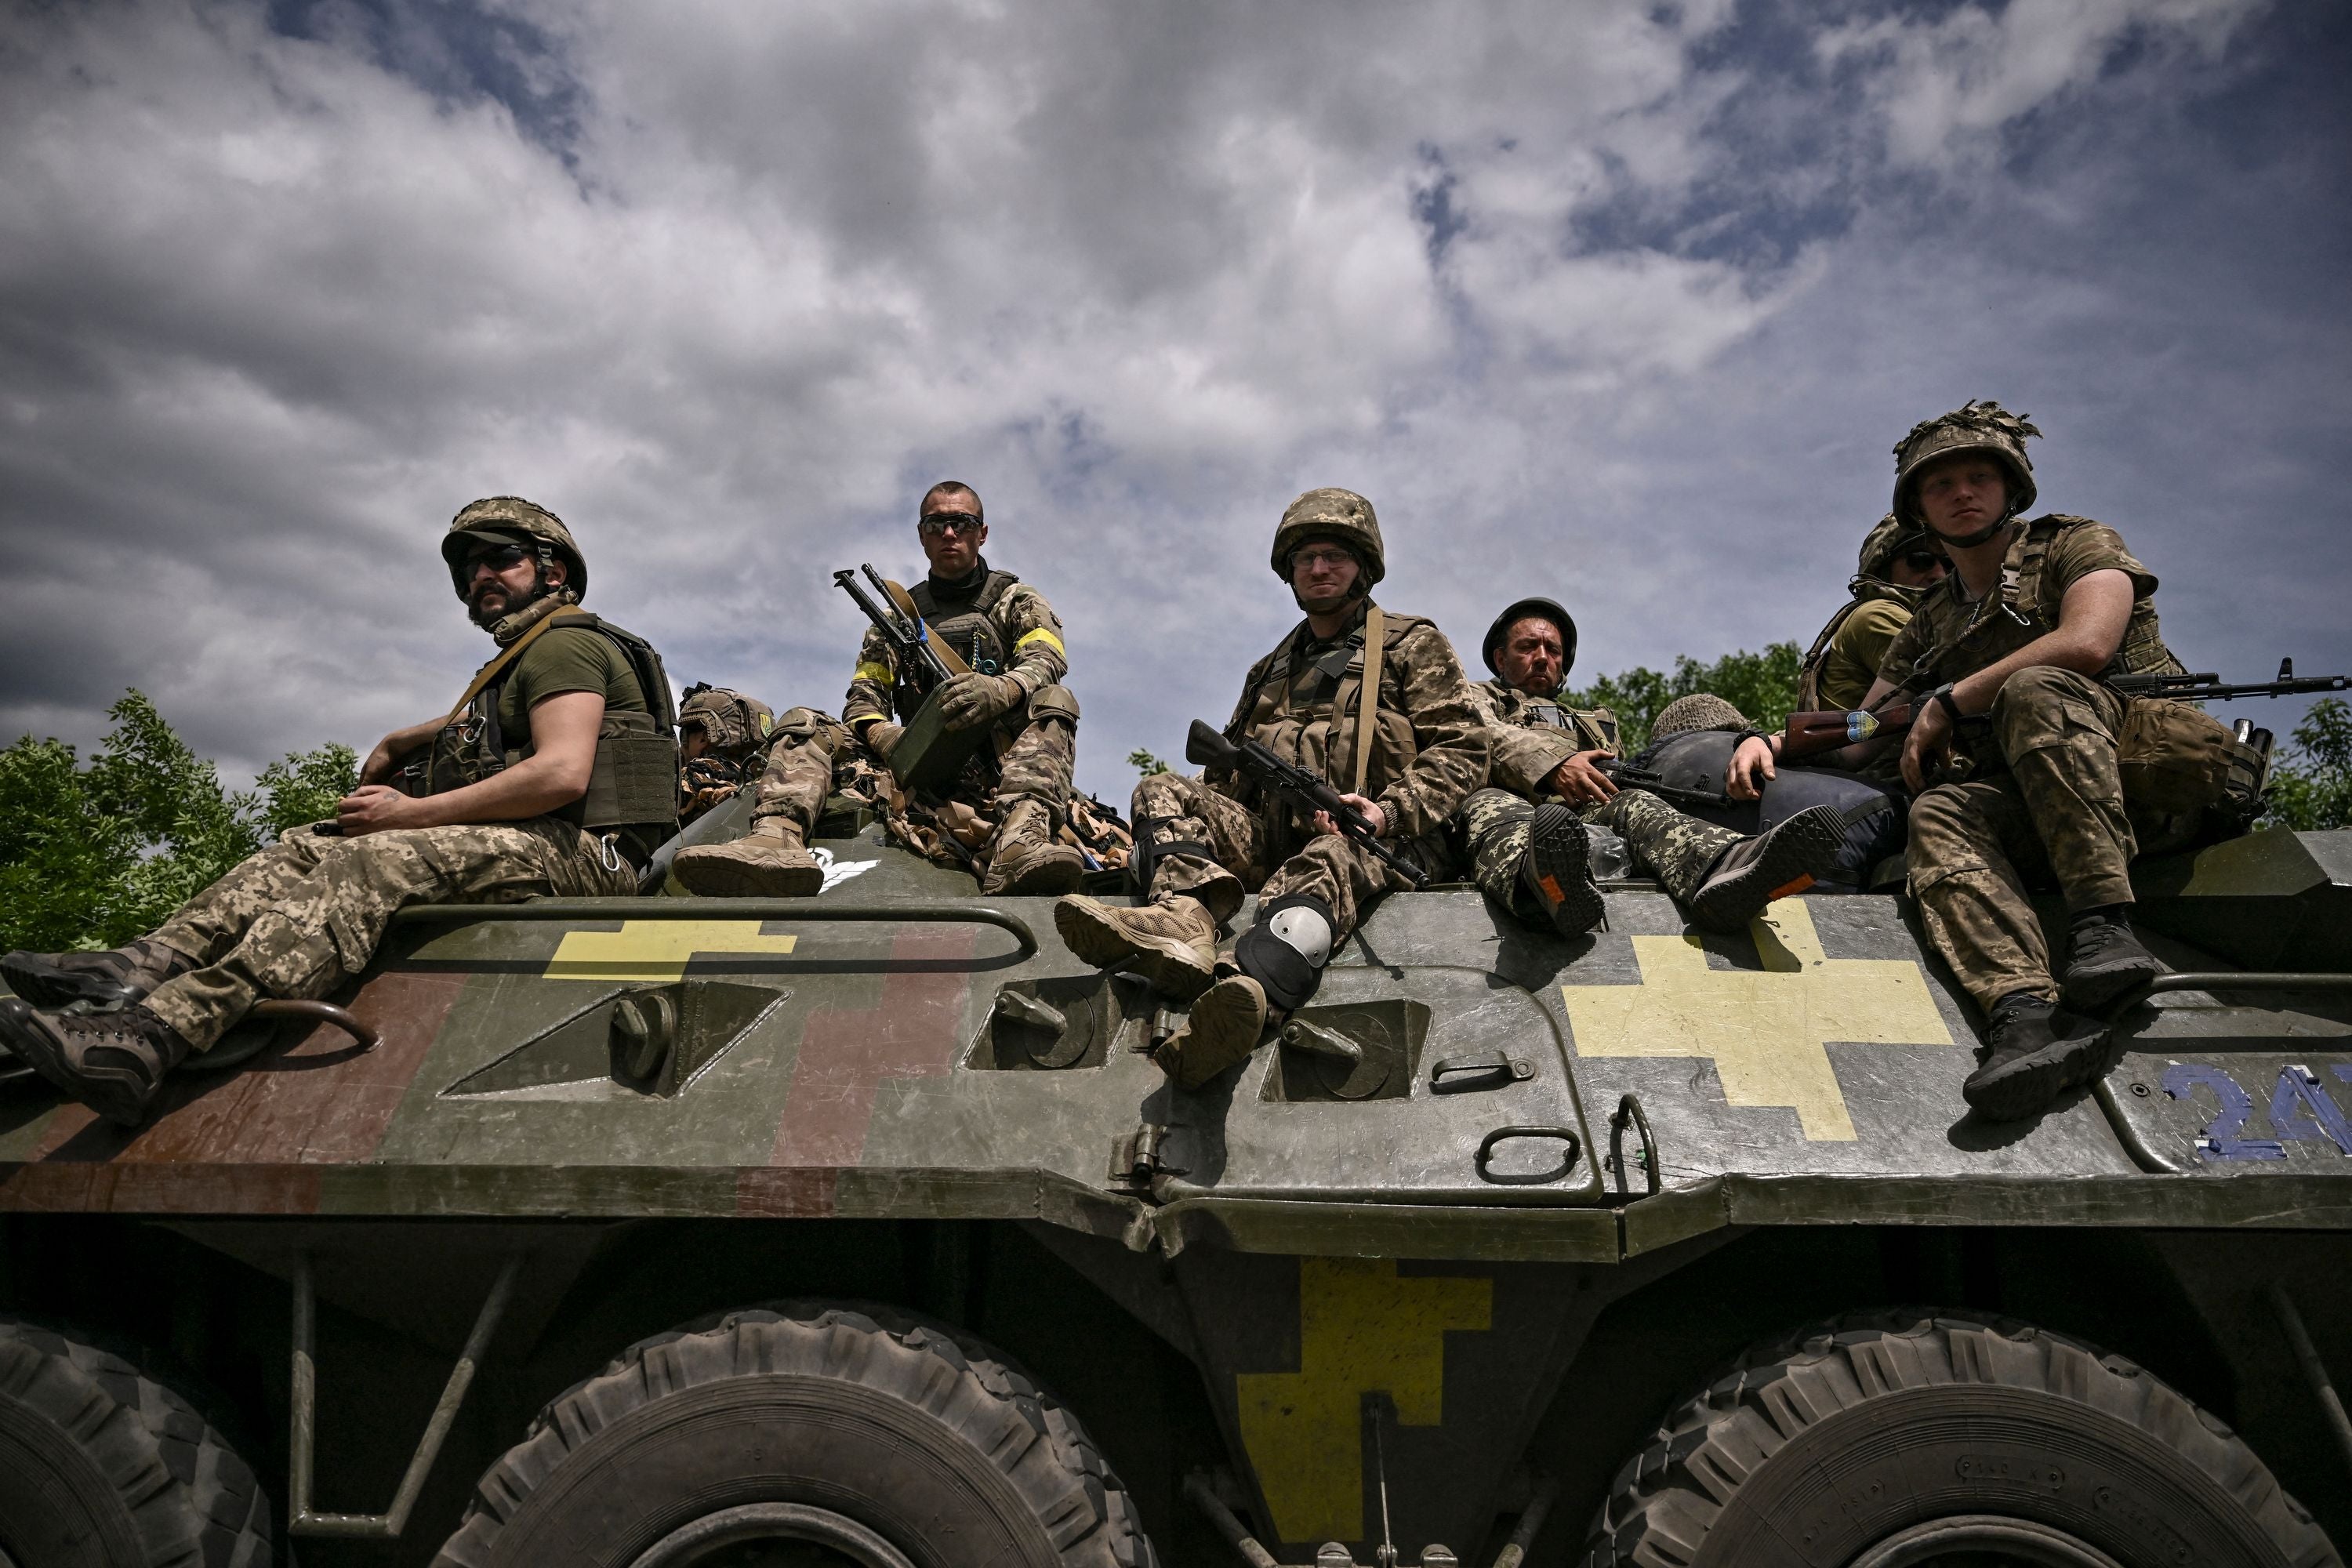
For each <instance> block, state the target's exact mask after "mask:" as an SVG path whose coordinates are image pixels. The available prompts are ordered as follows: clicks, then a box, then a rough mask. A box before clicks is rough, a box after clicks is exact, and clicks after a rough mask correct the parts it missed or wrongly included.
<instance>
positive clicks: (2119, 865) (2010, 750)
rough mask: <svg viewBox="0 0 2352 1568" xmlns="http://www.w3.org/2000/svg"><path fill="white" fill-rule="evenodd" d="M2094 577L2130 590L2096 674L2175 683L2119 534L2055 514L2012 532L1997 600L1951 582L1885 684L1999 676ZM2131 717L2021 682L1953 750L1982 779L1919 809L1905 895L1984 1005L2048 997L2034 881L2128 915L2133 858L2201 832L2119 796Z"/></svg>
mask: <svg viewBox="0 0 2352 1568" xmlns="http://www.w3.org/2000/svg"><path fill="white" fill-rule="evenodd" d="M2098 571H2120V572H2123V573H2126V574H2128V575H2129V576H2130V578H2131V581H2132V608H2131V618H2130V620H2129V622H2128V623H2127V624H2126V627H2125V630H2124V637H2123V642H2122V644H2121V646H2119V647H2117V648H2116V654H2115V657H2114V658H2112V659H2110V660H2109V661H2108V663H2107V667H2106V668H2105V669H2104V670H2102V671H2101V672H2100V675H2101V676H2108V675H2123V674H2138V673H2177V672H2179V669H2180V668H2181V666H2180V663H2179V660H2177V659H2175V658H2173V657H2172V654H2171V652H2170V651H2169V650H2168V648H2167V647H2165V646H2164V639H2163V637H2162V636H2161V635H2160V633H2159V632H2158V626H2157V616H2156V600H2155V595H2156V587H2157V579H2156V577H2155V575H2154V574H2152V573H2150V572H2149V571H2148V570H2147V567H2145V566H2143V565H2141V564H2140V563H2139V562H2138V561H2137V560H2135V559H2134V558H2133V557H2132V555H2131V553H2130V552H2129V551H2127V550H2126V548H2125V547H2124V542H2123V539H2122V538H2121V536H2119V535H2118V534H2117V533H2116V531H2115V530H2113V529H2111V528H2108V527H2106V526H2105V525H2104V524H2102V523H2097V522H2094V521H2090V520H2089V519H2088V518H2081V517H2068V516H2063V515H2060V514H2052V515H2049V516H2045V517H2039V518H2035V519H2033V520H2032V521H2030V522H2025V523H2022V524H2021V525H2020V526H2019V527H2018V528H2017V530H2016V532H2015V535H2014V537H2013V538H2012V539H2011V542H2010V546H2009V551H2008V553H2007V554H2006V556H2004V557H2003V560H2002V563H2001V581H2000V588H1999V589H1998V590H1997V591H1996V592H1994V593H1992V594H1989V595H1986V596H1985V598H1984V600H1983V601H1982V602H1980V603H1979V604H1976V605H1970V604H1969V603H1968V602H1967V601H1966V600H1964V599H1963V598H1962V597H1961V596H1960V586H1961V585H1960V581H1959V578H1958V576H1957V575H1955V576H1952V577H1949V578H1947V579H1946V580H1945V581H1944V582H1943V583H1941V584H1938V585H1937V586H1936V587H1934V588H1932V589H1930V590H1928V591H1927V594H1926V595H1924V596H1923V597H1922V598H1921V600H1920V604H1919V608H1918V612H1917V613H1916V616H1914V617H1913V619H1912V621H1911V624H1910V625H1909V626H1907V627H1906V628H1905V629H1904V631H1903V633H1902V635H1901V636H1899V637H1896V638H1895V644H1894V646H1893V647H1890V648H1889V649H1888V650H1887V655H1886V662H1885V666H1884V667H1883V668H1881V669H1880V670H1879V675H1880V678H1881V679H1885V680H1886V681H1887V682H1889V683H1890V684H1892V685H1894V686H1895V687H1897V688H1900V689H1905V690H1908V691H1913V692H1925V691H1928V690H1931V689H1934V688H1936V687H1937V686H1940V685H1942V684H1944V683H1945V682H1948V681H1954V680H1958V679H1963V678H1964V677H1966V676H1969V675H1970V674H1972V673H1974V672H1975V671H1977V670H1979V669H1982V668H1985V667H1986V666H1988V665H1990V664H1994V663H1997V662H1999V661H2000V659H2002V658H2007V657H2008V656H2009V655H2010V654H2011V653H2014V652H2015V651H2016V650H2017V649H2019V648H2021V647H2024V646H2025V645H2026V644H2027V643H2030V642H2032V641H2033V640H2034V639H2035V638H2037V637H2042V636H2044V635H2045V634H2047V633H2048V632H2049V631H2051V630H2052V629H2053V628H2054V627H2055V626H2057V624H2058V605H2059V601H2060V600H2061V599H2062V598H2063V597H2064V595H2065V592H2066V590H2067V588H2069V587H2070V586H2072V585H2073V584H2074V583H2075V582H2077V581H2079V580H2080V579H2081V578H2083V577H2084V576H2086V575H2088V574H2090V573H2093V572H2098ZM2130 705H2131V700H2127V699H2126V698H2123V697H2120V696H2118V695H2117V694H2116V692H2115V690H2114V689H2112V688H2110V687H2107V686H2105V685H2103V684H2101V682H2100V680H2099V679H2097V678H2094V677H2091V676H2085V675H2080V674H2076V673H2075V672H2074V671H2072V670H2066V669H2060V668H2054V667H2052V666H2036V667H2034V668H2029V669H2021V670H2020V671H2018V672H2017V673H2016V674H2014V675H2012V676H2011V677H2010V678H2009V679H2008V681H2007V682H2006V683H2005V684H2004V685H2003V686H2002V687H2001V689H2000V696H1999V697H1997V698H1996V699H1995V700H1994V702H1993V706H1992V708H1991V710H1990V711H1989V712H1987V713H1985V714H1983V715H1982V716H1981V717H1980V718H1979V719H1978V720H1973V721H1970V722H1969V723H1968V724H1967V725H1966V726H1965V727H1964V728H1963V730H1962V731H1961V732H1960V734H1959V735H1958V736H1957V737H1956V749H1957V750H1959V751H1962V752H1968V753H1969V754H1970V755H1971V756H1972V758H1973V760H1974V763H1975V773H1976V776H1975V777H1973V778H1971V779H1970V780H1969V782H1966V783H1953V784H1937V785H1935V786H1934V787H1932V788H1930V789H1928V790H1927V792H1926V793H1924V794H1922V795H1920V796H1919V798H1918V799H1917V800H1916V802H1915V803H1914V804H1913V805H1912V808H1911V843H1910V850H1909V870H1910V887H1911V893H1912V896H1913V897H1915V898H1916V899H1917V900H1919V909H1920V914H1921V917H1922V921H1923V923H1924V924H1925V926H1926V928H1927V936H1928V940H1929V941H1930V942H1932V943H1933V944H1934V945H1935V947H1936V950H1937V952H1939V953H1940V954H1942V955H1943V958H1944V961H1945V962H1946V963H1948V964H1949V965H1950V966H1951V968H1952V972H1953V973H1955V974H1956V975H1958V977H1959V980H1960V983H1961V984H1962V985H1964V986H1965V987H1966V988H1967V990H1968V992H1969V994H1970V995H1971V996H1973V997H1975V998H1976V999H1977V1001H1978V1002H1979V1003H1980V1004H1983V1005H1988V1006H1990V1005H1991V1004H1992V1003H1993V1002H1995V1001H1997V1000H1999V999H2000V997H2002V996H2006V995H2009V994H2012V993H2015V992H2020V991H2036V992H2041V993H2047V992H2048V991H2049V990H2050V987H2051V978H2050V973H2051V969H2050V952H2049V948H2048V944H2047V943H2046V942H2045V941H2044V940H2043V937H2042V926H2041V922H2040V921H2038V920H2037V919H2036V918H2035V916H2034V913H2033V908H2032V902H2031V901H2030V900H2029V899H2028V897H2027V895H2026V887H2027V885H2028V882H2029V881H2030V880H2032V879H2039V878H2041V877H2043V876H2049V877H2054V878H2055V879H2056V880H2057V883H2058V885H2059V887H2060V888H2061V889H2063V891H2064V893H2065V896H2066V904H2067V907H2068V909H2069V910H2075V911H2080V910H2087V909H2094V908H2098V907H2101V906H2107V905H2116V904H2128V903H2130V902H2131V901H2132V892H2131V874H2130V869H2129V867H2130V861H2131V859H2132V857H2133V856H2134V855H2135V854H2137V853H2139V852H2140V851H2141V850H2143V849H2147V850H2159V851H2160V850H2163V849H2167V848H2174V847H2179V846H2180V845H2182V844H2184V843H2186V842H2187V841H2188V839H2189V837H2191V836H2192V835H2193V834H2194V833H2195V832H2196V830H2197V829H2198V827H2199V826H2200V824H2201V814H2200V813H2197V812H2189V813H2185V814H2182V813H2168V812H2164V811H2159V810H2156V809H2154V808H2153V807H2152V806H2151V805H2149V803H2147V802H2144V801H2135V800H2133V799H2132V798H2131V796H2130V795H2129V794H2128V793H2127V792H2126V788H2125V785H2124V782H2123V775H2122V773H2121V770H2120V769H2119V767H2118V763H2117V754H2116V748H2117V741H2118V738H2119V734H2120V731H2121V728H2122V725H2123V722H2124V719H2125V716H2126V712H2127V711H2128V710H2129V708H2130Z"/></svg>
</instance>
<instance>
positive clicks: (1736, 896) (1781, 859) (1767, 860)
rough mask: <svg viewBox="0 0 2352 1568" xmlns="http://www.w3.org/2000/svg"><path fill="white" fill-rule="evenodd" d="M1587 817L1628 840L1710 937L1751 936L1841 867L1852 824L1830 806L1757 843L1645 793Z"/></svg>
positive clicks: (1587, 812) (1588, 811)
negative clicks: (1775, 906)
mask: <svg viewBox="0 0 2352 1568" xmlns="http://www.w3.org/2000/svg"><path fill="white" fill-rule="evenodd" d="M1583 816H1584V820H1585V821H1586V822H1588V823H1590V824H1591V825H1592V826H1596V827H1606V828H1608V829H1610V830H1611V831H1612V832H1613V833H1615V834H1616V835H1617V836H1618V837H1620V838H1622V839H1623V840H1624V841H1625V845H1626V847H1627V848H1628V849H1630V850H1631V851H1632V852H1633V858H1634V859H1635V860H1637V861H1638V862H1640V863H1641V864H1643V865H1644V866H1647V867H1648V868H1650V871H1651V874H1652V875H1654V876H1655V877H1656V878H1657V879H1658V881H1659V883H1660V884H1661V885H1662V886H1663V887H1664V889H1666V892H1667V895H1668V896H1669V897H1671V898H1672V899H1673V900H1675V902H1676V903H1678V904H1681V905H1682V906H1683V907H1684V908H1685V909H1686V910H1689V911H1690V915H1691V919H1692V921H1693V922H1694V923H1696V924H1698V925H1701V926H1705V927H1706V928H1707V929H1708V930H1710V931H1745V930H1747V929H1748V921H1751V920H1754V919H1755V918H1756V917H1757V916H1758V915H1759V914H1761V913H1763V912H1764V908H1765V906H1766V905H1767V904H1769V903H1770V902H1771V901H1772V900H1774V899H1777V898H1780V897H1783V896H1785V895H1787V894H1790V893H1796V892H1801V891H1803V890H1804V889H1806V888H1809V887H1811V885H1812V884H1813V883H1814V882H1815V881H1816V880H1817V879H1820V878H1822V877H1823V876H1826V875H1828V874H1829V872H1830V870H1831V868H1832V867H1834V866H1835V865H1836V863H1837V856H1838V850H1839V848H1840V847H1841V846H1842V845H1843V842H1844V838H1845V823H1844V820H1843V818H1842V817H1840V816H1838V814H1837V812H1836V811H1835V810H1834V809H1832V807H1829V806H1826V805H1817V806H1814V807H1812V808H1811V809H1810V810H1807V811H1801V812H1799V813H1797V814H1796V815H1795V816H1791V817H1790V818H1789V819H1788V820H1787V821H1785V822H1782V823H1779V824H1777V825H1775V826H1773V827H1771V828H1770V829H1769V830H1768V831H1766V832H1764V833H1761V834H1759V835H1757V836H1756V837H1752V838H1751V837H1742V836H1741V835H1739V834H1738V833H1735V832H1733V831H1732V830H1731V829H1730V828H1728V827H1719V826H1717V825H1716V824H1714V823H1711V822H1702V821H1700V820H1699V819H1698V818H1697V817H1695V816H1690V815H1688V814H1687V813H1685V812H1681V811H1677V810H1675V808H1674V807H1673V806H1671V805H1667V804H1666V803H1665V802H1664V801H1663V800H1660V799H1659V798H1658V797H1657V796H1656V795H1652V794H1650V793H1649V792H1648V791H1647V790H1638V789H1629V790H1622V791H1620V792H1619V793H1618V794H1616V795H1612V796H1611V797H1610V798H1609V799H1608V800H1605V801H1602V802H1601V804H1599V805H1591V806H1587V807H1586V808H1585V809H1584V812H1583Z"/></svg>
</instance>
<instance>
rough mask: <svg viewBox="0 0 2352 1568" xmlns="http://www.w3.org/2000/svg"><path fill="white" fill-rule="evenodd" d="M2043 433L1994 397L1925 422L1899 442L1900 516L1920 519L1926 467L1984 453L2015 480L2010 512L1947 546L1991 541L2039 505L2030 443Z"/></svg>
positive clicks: (1897, 502) (2011, 487) (1897, 489)
mask: <svg viewBox="0 0 2352 1568" xmlns="http://www.w3.org/2000/svg"><path fill="white" fill-rule="evenodd" d="M2041 434H2042V432H2041V431H2039V430H2037V429H2035V428H2034V427H2033V426H2032V425H2030V424H2028V423H2026V419H2025V416H2023V415H2021V414H2011V412H2010V411H2009V410H2008V409H2006V408H2003V407H2002V406H2001V405H2000V404H1998V403H1995V402H1993V401H1991V400H1990V399H1989V398H1980V399H1979V400H1978V401H1976V402H1974V403H1970V404H1969V405H1966V406H1964V407H1960V408H1955V409H1953V410H1952V411H1951V412H1950V413H1949V414H1939V415H1937V416H1936V417H1935V418H1933V419H1922V420H1921V421H1919V423H1918V424H1916V425H1914V426H1911V432H1910V434H1909V435H1907V436H1906V437H1903V439H1901V440H1900V441H1897V442H1896V443H1895V516H1896V517H1899V518H1903V519H1905V520H1906V521H1912V522H1919V521H1923V520H1922V519H1921V518H1920V516H1919V510H1918V497H1917V496H1916V493H1915V487H1914V486H1913V484H1912V479H1913V477H1914V476H1915V475H1916V474H1917V473H1918V471H1919V469H1920V468H1922V467H1923V466H1925V465H1926V464H1928V463H1932V462H1934V461H1935V460H1936V459H1937V458H1948V457H1950V456H1951V455H1952V454H1953V453H1955V452H1981V453H1983V454H1984V455H1985V456H1986V457H1988V458H1991V459H1992V460H1993V461H1994V462H1996V463H1999V464H2000V466H2001V469H2002V471H2003V472H2004V473H2005V474H2007V475H2008V477H2009V508H2008V510H2006V511H2004V512H2002V513H2001V515H2000V517H1999V518H1997V519H1996V520H1994V521H1992V522H1991V523H1990V524H1988V525H1987V526H1986V527H1984V528H1982V529H1980V530H1979V531H1977V532H1975V533H1972V534H1970V535H1969V537H1967V538H1966V539H1948V540H1944V541H1943V542H1944V543H1947V544H1957V545H1959V546H1961V547H1962V548H1963V549H1965V548H1967V547H1968V546H1969V545H1972V544H1981V543H1983V542H1985V541H1986V540H1988V539H1990V538H1991V537H1992V536H1993V534H1994V533H1996V532H1997V531H2000V528H2001V527H2002V526H2003V525H2005V524H2006V523H2007V522H2008V521H2009V520H2010V519H2011V518H2012V517H2016V516H2018V515H2019V514H2020V513H2021V512H2023V511H2024V510H2025V509H2026V508H2027V507H2030V506H2032V504H2033V495H2034V489H2033V460H2032V458H2028V457H2027V456H2026V455H2025V438H2026V437H2029V436H2039V435H2041Z"/></svg>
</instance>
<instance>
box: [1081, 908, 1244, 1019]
mask: <svg viewBox="0 0 2352 1568" xmlns="http://www.w3.org/2000/svg"><path fill="white" fill-rule="evenodd" d="M1054 929H1055V930H1056V931H1060V932H1061V933H1062V942H1063V943H1064V944H1065V945H1066V946H1067V947H1068V948H1069V950H1070V951H1071V952H1075V953H1076V954H1077V955H1078V957H1079V958H1081V959H1083V960H1084V961H1085V962H1087V963H1091V964H1093V965H1095V966H1096V967H1097V968H1098V969H1109V968H1112V967H1115V966H1116V967H1122V968H1128V969H1132V970H1134V971H1135V973H1138V974H1140V975H1142V976H1143V977H1144V979H1146V980H1148V981H1150V983H1151V988H1152V989H1153V990H1155V991H1158V992H1160V993H1162V994H1166V995H1170V996H1173V997H1175V998H1176V999H1177V1000H1178V1001H1180V1002H1189V1001H1191V1000H1192V998H1193V997H1195V996H1198V995H1199V994H1201V993H1202V992H1203V991H1206V990H1207V989H1208V988H1209V984H1210V982H1212V981H1213V980H1214V979H1216V977H1217V975H1216V970H1217V922H1216V921H1215V920H1214V919H1213V918H1212V917H1211V916H1210V914H1209V910H1208V906H1207V905H1205V904H1203V903H1202V902H1201V900H1198V899H1194V898H1188V897H1186V896H1185V895H1183V894H1181V893H1176V894H1171V895H1170V896H1169V897H1168V898H1167V899H1166V900H1165V901H1155V902H1152V903H1149V904H1144V905H1142V906H1140V907H1139V908H1134V909H1129V908H1126V907H1124V906H1122V905H1118V904H1107V903H1105V902H1103V901H1102V900H1100V899H1089V898H1087V897H1084V896H1083V895H1081V894H1077V893H1072V894H1069V895H1068V896H1067V897H1066V898H1064V899H1063V900H1062V901H1061V902H1059V903H1057V904H1055V906H1054Z"/></svg>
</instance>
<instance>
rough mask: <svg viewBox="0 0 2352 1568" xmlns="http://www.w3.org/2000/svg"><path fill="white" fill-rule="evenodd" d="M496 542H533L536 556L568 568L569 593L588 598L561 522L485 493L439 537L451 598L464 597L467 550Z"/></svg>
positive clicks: (578, 559) (516, 500)
mask: <svg viewBox="0 0 2352 1568" xmlns="http://www.w3.org/2000/svg"><path fill="white" fill-rule="evenodd" d="M499 542H516V543H528V544H531V545H534V546H536V547H537V548H538V551H539V553H540V556H541V559H542V560H544V559H545V558H546V557H548V556H549V555H552V556H554V557H555V558H556V559H557V560H559V561H561V562H562V563H563V564H564V566H565V567H566V569H567V570H568V572H569V575H568V576H567V577H566V578H565V579H564V583H565V584H566V585H567V586H568V587H570V588H571V590H572V593H573V595H576V596H577V597H580V598H583V599H584V598H586V597H587V596H588V563H587V560H586V559H585V558H584V557H583V556H582V555H581V553H580V544H579V542H578V541H577V540H574V539H573V538H572V531H571V530H570V529H568V528H566V527H564V526H563V520H562V518H560V517H558V516H556V515H555V514H554V513H553V512H551V511H550V510H547V509H546V508H545V507H543V506H540V505H537V504H535V503H533V502H531V501H527V500H523V499H522V498H521V497H520V496H488V497H485V498H484V499H482V500H478V501H475V502H473V503H472V504H471V505H469V506H467V508H466V509H465V510H463V511H460V512H459V513H458V514H457V516H456V517H454V518H451V519H450V520H449V531H448V532H446V533H445V534H443V535H442V536H441V559H442V560H444V561H446V562H447V563H449V584H450V586H452V587H454V588H456V589H457V597H459V598H461V599H462V598H464V597H465V596H466V587H467V584H466V556H467V553H468V552H470V551H472V550H473V548H474V547H475V546H476V545H477V544H479V543H499Z"/></svg>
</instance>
